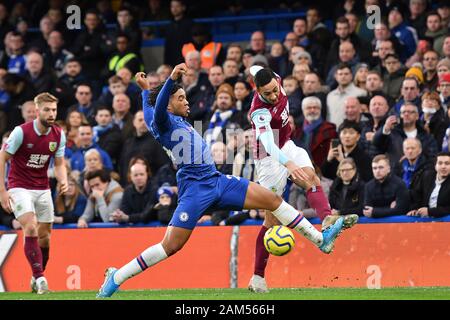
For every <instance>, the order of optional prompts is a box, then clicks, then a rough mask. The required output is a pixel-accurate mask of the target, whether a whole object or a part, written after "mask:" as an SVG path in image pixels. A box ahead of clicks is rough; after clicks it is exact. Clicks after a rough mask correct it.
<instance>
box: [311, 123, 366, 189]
mask: <svg viewBox="0 0 450 320" xmlns="http://www.w3.org/2000/svg"><path fill="white" fill-rule="evenodd" d="M338 131H339V139H332V140H331V144H330V150H329V151H328V155H327V159H326V161H325V162H324V163H323V165H322V166H321V168H320V169H321V171H322V174H323V175H324V177H326V178H328V179H332V180H334V179H336V172H337V169H338V166H339V163H340V162H341V161H342V160H343V159H345V158H348V157H351V158H353V159H354V160H355V163H356V166H357V169H358V172H359V175H360V177H361V179H362V180H363V181H369V180H370V179H372V169H371V167H370V162H371V161H370V157H369V155H368V154H367V152H366V151H365V150H364V149H363V148H361V147H360V145H359V144H358V142H359V139H360V138H361V127H360V125H359V124H358V123H357V122H354V121H349V120H344V122H343V123H342V124H341V125H340V126H339V130H338Z"/></svg>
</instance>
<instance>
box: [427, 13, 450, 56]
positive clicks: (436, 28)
mask: <svg viewBox="0 0 450 320" xmlns="http://www.w3.org/2000/svg"><path fill="white" fill-rule="evenodd" d="M426 21H427V22H426V24H427V30H426V31H425V36H426V37H429V38H431V39H433V50H434V51H436V52H438V53H439V56H442V54H443V52H442V45H443V43H444V39H445V37H446V35H447V27H443V26H442V24H441V23H442V19H441V16H440V15H439V13H438V12H437V11H430V12H428V14H427V15H426Z"/></svg>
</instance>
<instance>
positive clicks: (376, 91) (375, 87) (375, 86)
mask: <svg viewBox="0 0 450 320" xmlns="http://www.w3.org/2000/svg"><path fill="white" fill-rule="evenodd" d="M383 87H384V83H383V78H382V77H381V75H380V74H379V73H378V72H377V71H374V70H370V71H369V72H368V73H367V78H366V90H367V99H368V100H370V99H371V98H373V97H374V96H378V95H383V96H384V93H383V92H382V90H383Z"/></svg>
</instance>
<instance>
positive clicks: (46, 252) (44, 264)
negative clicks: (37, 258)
mask: <svg viewBox="0 0 450 320" xmlns="http://www.w3.org/2000/svg"><path fill="white" fill-rule="evenodd" d="M49 250H50V248H49V247H47V248H43V247H41V252H42V270H43V271H45V268H46V267H47V262H48V256H49Z"/></svg>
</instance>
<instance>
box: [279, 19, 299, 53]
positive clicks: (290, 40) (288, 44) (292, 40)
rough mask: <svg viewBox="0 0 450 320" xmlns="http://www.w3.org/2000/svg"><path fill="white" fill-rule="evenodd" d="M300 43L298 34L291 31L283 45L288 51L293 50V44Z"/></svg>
mask: <svg viewBox="0 0 450 320" xmlns="http://www.w3.org/2000/svg"><path fill="white" fill-rule="evenodd" d="M303 21H304V20H303ZM298 43H299V39H298V35H297V34H296V33H295V32H293V31H291V32H288V33H287V34H286V36H285V37H284V41H283V46H284V47H285V48H286V50H287V51H289V50H291V49H292V47H293V46H295V45H297V44H298Z"/></svg>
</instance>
